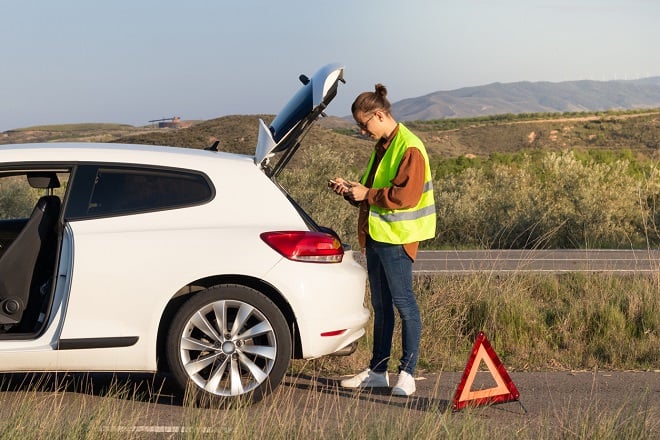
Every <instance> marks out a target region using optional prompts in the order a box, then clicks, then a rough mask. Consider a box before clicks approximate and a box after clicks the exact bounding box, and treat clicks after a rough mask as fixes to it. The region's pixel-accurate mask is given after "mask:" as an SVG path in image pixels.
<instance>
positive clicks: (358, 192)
mask: <svg viewBox="0 0 660 440" xmlns="http://www.w3.org/2000/svg"><path fill="white" fill-rule="evenodd" d="M348 183H349V184H350V185H351V186H350V188H349V189H348V190H347V191H346V195H347V197H348V198H349V199H351V200H353V201H355V202H361V201H363V200H366V198H367V194H368V193H369V188H367V187H366V186H364V185H362V184H361V183H360V182H353V181H350V182H348Z"/></svg>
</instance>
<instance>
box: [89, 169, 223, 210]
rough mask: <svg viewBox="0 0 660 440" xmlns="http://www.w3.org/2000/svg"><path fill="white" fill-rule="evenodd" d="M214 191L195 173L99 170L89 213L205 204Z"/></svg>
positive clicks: (204, 179)
mask: <svg viewBox="0 0 660 440" xmlns="http://www.w3.org/2000/svg"><path fill="white" fill-rule="evenodd" d="M212 195H213V190H212V188H211V187H210V185H209V183H208V181H207V179H206V178H205V177H204V176H202V175H200V174H195V173H186V172H179V171H172V170H145V169H125V168H99V169H98V171H97V173H96V178H95V180H94V188H93V190H92V194H91V197H90V201H89V205H88V208H87V213H88V214H90V215H105V214H125V213H135V212H142V211H144V212H147V211H154V210H161V209H172V208H178V207H183V206H190V205H195V204H200V203H204V202H206V201H208V200H210V199H211V197H212Z"/></svg>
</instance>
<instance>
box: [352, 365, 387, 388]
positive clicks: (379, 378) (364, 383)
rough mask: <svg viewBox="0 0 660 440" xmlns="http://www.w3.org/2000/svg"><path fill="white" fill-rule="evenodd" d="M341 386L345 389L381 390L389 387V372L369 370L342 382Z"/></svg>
mask: <svg viewBox="0 0 660 440" xmlns="http://www.w3.org/2000/svg"><path fill="white" fill-rule="evenodd" d="M341 386H342V387H344V388H380V387H389V386H390V379H389V377H388V375H387V371H385V372H383V373H376V372H375V371H371V370H370V369H369V368H367V369H366V370H364V371H363V372H361V373H358V374H356V375H355V376H353V377H350V378H348V379H344V380H342V381H341Z"/></svg>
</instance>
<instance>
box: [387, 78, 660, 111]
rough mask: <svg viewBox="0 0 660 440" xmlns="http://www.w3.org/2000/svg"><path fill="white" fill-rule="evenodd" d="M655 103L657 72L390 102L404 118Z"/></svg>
mask: <svg viewBox="0 0 660 440" xmlns="http://www.w3.org/2000/svg"><path fill="white" fill-rule="evenodd" d="M658 107H660V76H656V77H651V78H644V79H638V80H613V81H588V80H584V81H565V82H557V83H553V82H528V81H524V82H515V83H493V84H488V85H485V86H477V87H465V88H461V89H457V90H451V91H440V92H434V93H430V94H428V95H425V96H420V97H418V98H409V99H404V100H402V101H398V102H395V103H393V104H392V114H393V115H394V117H395V118H397V119H399V120H404V121H413V120H429V119H445V118H467V117H473V116H487V115H496V114H504V113H540V112H580V111H599V110H612V109H635V108H658Z"/></svg>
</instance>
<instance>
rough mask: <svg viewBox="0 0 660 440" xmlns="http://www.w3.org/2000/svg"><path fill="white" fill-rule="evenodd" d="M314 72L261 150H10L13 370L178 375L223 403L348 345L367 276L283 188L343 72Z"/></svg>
mask: <svg viewBox="0 0 660 440" xmlns="http://www.w3.org/2000/svg"><path fill="white" fill-rule="evenodd" d="M301 81H302V83H303V85H302V87H301V88H300V90H299V91H298V92H297V93H296V95H295V96H294V97H293V98H292V100H291V101H290V102H289V104H287V105H286V106H285V107H284V108H283V110H282V112H280V113H279V114H278V115H277V117H276V118H275V119H274V120H273V122H272V123H271V124H270V125H269V126H267V125H266V124H265V123H264V122H263V121H260V126H259V127H258V128H257V127H255V130H257V129H258V130H259V140H258V144H257V146H256V154H255V156H246V155H237V154H229V153H223V152H217V151H214V150H213V148H210V149H209V150H197V149H186V148H173V147H154V146H144V145H120V144H92V143H49V144H23V145H5V146H0V193H1V194H0V371H3V372H19V371H149V372H156V371H162V372H170V373H171V374H172V376H173V377H174V378H175V379H176V382H177V383H178V384H179V385H181V387H182V389H184V388H185V387H188V390H189V391H191V392H193V394H194V395H195V396H196V397H197V398H198V399H199V400H200V401H201V400H204V399H206V400H207V401H214V402H217V403H221V404H226V403H228V402H235V401H236V400H239V399H241V400H247V401H257V400H259V399H261V398H262V397H263V396H265V395H266V394H268V393H269V392H270V391H272V390H273V389H274V388H275V387H276V386H277V385H278V384H279V383H280V381H281V379H282V377H283V375H284V374H285V372H286V370H287V368H288V366H289V363H290V359H291V358H315V357H319V356H324V355H329V354H333V353H337V352H349V351H350V348H351V347H352V346H354V345H355V343H356V341H357V340H358V339H359V338H360V337H361V336H362V335H363V334H364V326H365V324H366V323H367V321H368V319H369V311H368V309H366V308H365V306H364V295H365V286H366V284H365V283H366V274H365V271H364V269H363V267H362V266H361V265H360V264H359V263H358V262H357V261H356V260H355V259H354V257H353V252H352V251H351V250H350V249H348V248H345V246H344V245H342V243H341V241H340V238H339V237H337V236H336V234H335V233H334V232H333V231H332V230H330V229H327V228H323V227H321V226H319V225H317V224H316V223H315V222H314V221H313V220H312V218H311V217H310V216H309V215H308V214H306V213H305V212H304V211H303V210H302V209H301V208H300V207H299V206H298V205H297V204H296V203H295V201H294V200H292V199H291V197H290V196H289V195H288V194H287V192H286V191H285V190H284V189H283V188H281V187H280V185H279V184H278V183H277V181H276V176H277V174H278V173H279V171H281V169H282V167H283V166H284V165H285V164H286V163H287V162H288V160H289V159H290V158H291V155H292V154H293V153H294V152H295V150H296V149H297V148H298V146H299V142H300V140H301V138H302V136H303V135H304V134H305V133H306V132H307V131H308V129H309V128H310V126H311V125H312V123H313V122H314V121H315V120H316V119H317V118H318V117H319V116H321V115H322V112H323V110H324V109H325V107H326V106H327V105H328V103H329V102H330V101H331V100H332V98H333V97H334V96H335V94H336V92H337V88H338V84H339V83H340V82H343V67H342V66H340V65H328V66H325V67H323V68H322V69H320V70H319V71H318V72H317V73H316V74H315V75H313V76H312V77H311V78H307V77H304V76H301ZM271 160H272V161H273V162H276V163H271ZM319 190H320V191H321V190H322V189H321V188H319Z"/></svg>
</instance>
